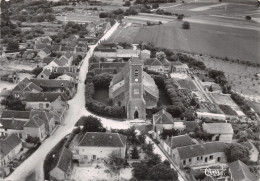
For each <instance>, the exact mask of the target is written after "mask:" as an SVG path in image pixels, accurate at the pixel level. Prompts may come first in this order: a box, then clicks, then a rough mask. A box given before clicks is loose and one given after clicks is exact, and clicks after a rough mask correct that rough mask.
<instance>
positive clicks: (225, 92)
mask: <svg viewBox="0 0 260 181" xmlns="http://www.w3.org/2000/svg"><path fill="white" fill-rule="evenodd" d="M222 93H223V94H227V93H228V90H227V87H226V86H225V85H224V86H223V87H222Z"/></svg>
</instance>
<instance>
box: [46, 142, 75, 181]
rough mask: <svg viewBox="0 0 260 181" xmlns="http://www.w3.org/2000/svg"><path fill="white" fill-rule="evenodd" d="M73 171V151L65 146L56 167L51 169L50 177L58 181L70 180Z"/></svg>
mask: <svg viewBox="0 0 260 181" xmlns="http://www.w3.org/2000/svg"><path fill="white" fill-rule="evenodd" d="M71 171H72V153H71V151H70V150H68V149H67V148H66V147H65V146H64V147H63V149H62V151H61V153H60V156H59V159H58V161H57V163H56V164H55V166H54V168H53V169H52V170H51V171H50V173H49V175H50V179H51V180H56V181H63V180H69V179H70V174H71Z"/></svg>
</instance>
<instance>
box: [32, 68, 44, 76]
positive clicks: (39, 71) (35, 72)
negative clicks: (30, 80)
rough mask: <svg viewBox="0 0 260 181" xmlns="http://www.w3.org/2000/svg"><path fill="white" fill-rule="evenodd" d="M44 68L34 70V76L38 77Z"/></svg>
mask: <svg viewBox="0 0 260 181" xmlns="http://www.w3.org/2000/svg"><path fill="white" fill-rule="evenodd" d="M42 70H43V68H42V67H36V68H34V69H33V70H32V74H34V75H35V76H36V77H37V76H38V75H39V74H40V73H41V72H42Z"/></svg>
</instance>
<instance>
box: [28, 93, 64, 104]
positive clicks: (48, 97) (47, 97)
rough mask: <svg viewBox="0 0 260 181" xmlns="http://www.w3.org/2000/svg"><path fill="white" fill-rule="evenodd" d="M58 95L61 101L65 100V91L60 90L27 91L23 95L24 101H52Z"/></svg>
mask: <svg viewBox="0 0 260 181" xmlns="http://www.w3.org/2000/svg"><path fill="white" fill-rule="evenodd" d="M59 96H60V97H61V100H62V101H67V99H66V95H65V93H62V92H40V93H29V94H28V95H27V96H26V97H25V101H26V102H54V101H55V100H56V99H57V98H58V97H59Z"/></svg>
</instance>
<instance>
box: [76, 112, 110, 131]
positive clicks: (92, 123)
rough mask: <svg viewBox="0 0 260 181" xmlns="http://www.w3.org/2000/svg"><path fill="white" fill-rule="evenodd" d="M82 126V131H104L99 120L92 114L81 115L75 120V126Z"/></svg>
mask: <svg viewBox="0 0 260 181" xmlns="http://www.w3.org/2000/svg"><path fill="white" fill-rule="evenodd" d="M81 125H82V126H83V129H82V132H83V133H86V132H105V131H106V129H105V128H104V127H103V125H102V123H101V120H100V119H99V118H96V117H94V116H91V115H90V116H87V117H85V116H83V117H81V118H80V119H79V121H78V122H77V126H81Z"/></svg>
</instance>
